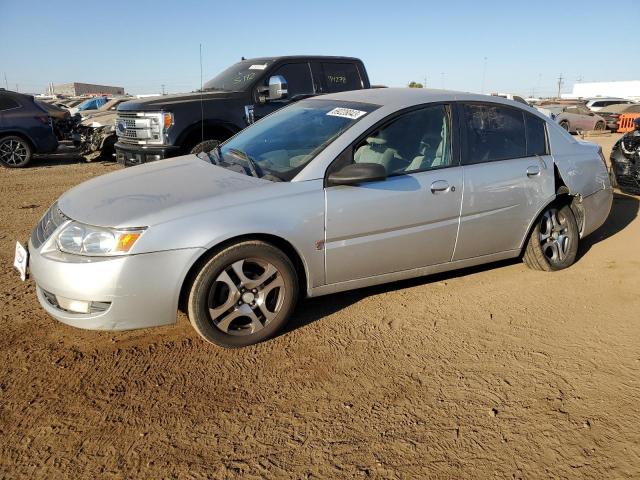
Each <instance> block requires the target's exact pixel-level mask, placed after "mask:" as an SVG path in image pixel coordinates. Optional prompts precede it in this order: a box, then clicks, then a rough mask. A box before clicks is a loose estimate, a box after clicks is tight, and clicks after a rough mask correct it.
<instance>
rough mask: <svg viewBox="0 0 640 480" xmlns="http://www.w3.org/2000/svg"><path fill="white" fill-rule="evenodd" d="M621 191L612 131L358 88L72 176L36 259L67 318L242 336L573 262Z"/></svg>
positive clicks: (441, 97)
mask: <svg viewBox="0 0 640 480" xmlns="http://www.w3.org/2000/svg"><path fill="white" fill-rule="evenodd" d="M611 202H612V190H611V185H610V183H609V176H608V173H607V168H606V167H605V163H604V160H603V158H602V152H601V151H600V149H599V147H598V146H596V145H594V144H591V143H585V142H581V141H577V140H575V139H574V138H572V137H571V135H569V134H568V133H567V132H566V131H565V130H563V129H562V128H561V127H560V126H559V125H558V124H557V123H555V122H553V121H552V120H551V119H549V118H548V117H545V116H543V115H542V114H541V113H539V112H537V111H536V110H534V109H532V108H530V107H528V106H526V105H523V104H520V103H516V102H513V101H509V100H506V99H501V98H499V97H487V96H485V95H472V94H465V93H456V92H447V91H438V90H425V89H376V90H359V91H354V92H343V93H338V94H333V95H326V96H319V97H315V98H310V99H305V100H301V101H299V102H297V103H294V104H292V105H290V106H288V107H286V108H283V109H280V110H278V111H276V112H275V113H273V114H271V115H269V116H267V117H265V118H264V119H262V120H260V121H258V122H257V123H255V124H253V125H251V126H249V127H248V128H246V129H245V130H243V131H241V132H240V133H238V134H237V135H235V136H234V137H232V138H231V139H229V140H228V141H226V142H225V143H223V144H222V145H220V146H219V147H217V148H216V149H214V150H212V151H210V152H207V153H201V154H199V155H198V156H196V155H188V156H184V157H179V158H174V159H169V160H163V161H159V162H155V163H151V164H147V165H141V166H138V167H133V168H130V169H124V170H121V171H118V172H114V173H110V174H107V175H104V176H101V177H97V178H94V179H92V180H89V181H87V182H85V183H83V184H81V185H79V186H77V187H75V188H73V189H71V190H69V191H68V192H66V193H65V194H64V195H62V196H61V197H60V198H59V199H58V201H56V202H55V203H54V204H53V205H52V206H51V208H50V209H49V210H48V211H47V213H46V214H45V215H44V216H43V218H42V219H41V220H40V222H39V223H38V225H37V227H36V228H35V230H34V231H33V233H32V235H31V237H30V240H29V243H28V254H29V256H30V260H29V262H30V263H29V271H30V273H31V275H32V277H33V279H34V280H35V283H36V286H37V296H38V299H39V301H40V303H41V305H42V307H43V308H44V309H45V310H46V311H47V312H48V313H49V314H51V316H53V317H54V318H56V319H58V320H59V321H61V322H64V323H66V324H69V325H72V326H75V327H80V328H87V329H100V330H124V329H133V328H141V327H151V326H157V325H166V324H170V323H173V322H175V321H176V312H177V310H178V308H179V307H180V308H183V309H185V310H186V312H187V313H188V316H189V319H190V321H191V323H192V325H193V327H194V328H195V330H196V331H197V332H198V333H199V334H200V335H201V336H202V337H203V338H204V339H205V340H208V341H210V342H213V343H215V344H217V345H221V346H225V347H241V346H245V345H249V344H253V343H256V342H260V341H263V340H265V339H267V338H269V337H272V336H273V335H274V334H275V333H276V332H278V330H280V329H281V328H282V327H283V326H284V325H285V324H286V322H287V320H288V319H289V318H290V317H291V315H292V314H293V312H294V308H295V306H296V302H297V300H298V299H299V298H300V297H315V296H319V295H326V294H332V293H335V292H339V291H343V290H351V289H355V288H361V287H366V286H369V285H375V284H381V283H385V282H392V281H396V280H401V279H406V278H412V277H418V276H422V275H428V274H432V273H436V272H443V271H448V270H454V269H459V268H463V267H469V266H471V265H478V264H484V263H488V262H493V261H496V260H502V259H508V258H515V257H521V258H522V259H523V260H524V262H525V263H526V264H527V265H528V266H529V267H531V268H533V269H536V270H544V271H554V270H561V269H563V268H567V267H569V266H570V265H571V264H572V263H573V262H574V260H575V258H576V252H577V249H578V244H579V242H580V239H582V238H584V237H585V236H586V235H589V234H590V233H591V232H593V231H594V230H595V229H596V228H598V227H599V226H600V225H601V224H602V223H603V222H604V221H605V219H606V218H607V215H608V214H609V210H610V208H611Z"/></svg>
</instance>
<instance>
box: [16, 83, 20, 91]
mask: <svg viewBox="0 0 640 480" xmlns="http://www.w3.org/2000/svg"><path fill="white" fill-rule="evenodd" d="M19 91H20V90H19V89H18V84H17V83H16V92H19Z"/></svg>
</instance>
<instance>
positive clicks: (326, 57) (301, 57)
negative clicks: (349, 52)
mask: <svg viewBox="0 0 640 480" xmlns="http://www.w3.org/2000/svg"><path fill="white" fill-rule="evenodd" d="M280 60H290V61H301V60H307V61H308V60H333V61H348V62H360V61H361V60H360V59H359V58H356V57H336V56H329V55H284V56H281V57H255V58H245V59H244V60H240V61H241V62H278V61H280Z"/></svg>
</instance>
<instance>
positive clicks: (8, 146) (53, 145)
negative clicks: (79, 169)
mask: <svg viewBox="0 0 640 480" xmlns="http://www.w3.org/2000/svg"><path fill="white" fill-rule="evenodd" d="M57 148H58V139H57V138H56V135H55V133H54V131H53V124H52V120H51V117H50V116H49V115H48V113H47V112H46V111H45V109H43V108H42V107H41V106H40V105H39V104H38V103H36V101H35V100H34V98H33V97H32V96H31V95H24V94H22V93H18V92H12V91H9V90H5V89H4V88H0V164H1V165H2V166H3V167H8V168H20V167H24V166H26V165H27V164H28V163H29V162H30V161H31V158H32V157H33V155H34V154H35V153H51V152H54V151H55V150H56V149H57Z"/></svg>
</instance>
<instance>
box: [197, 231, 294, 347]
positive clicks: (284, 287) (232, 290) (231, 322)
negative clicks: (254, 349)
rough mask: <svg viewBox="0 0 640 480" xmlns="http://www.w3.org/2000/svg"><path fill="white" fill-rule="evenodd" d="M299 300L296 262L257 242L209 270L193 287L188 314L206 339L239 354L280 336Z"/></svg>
mask: <svg viewBox="0 0 640 480" xmlns="http://www.w3.org/2000/svg"><path fill="white" fill-rule="evenodd" d="M297 297H298V279H297V275H296V270H295V268H294V266H293V264H292V263H291V260H289V258H288V257H287V256H286V255H285V254H284V253H283V252H282V251H280V250H278V249H277V248H275V247H274V246H273V245H270V244H268V243H265V242H262V241H255V240H253V241H246V242H241V243H238V244H236V245H233V246H230V247H228V248H226V249H224V250H222V251H221V252H219V253H217V254H215V255H214V256H213V257H211V258H210V259H209V261H207V262H206V263H205V264H204V266H203V267H202V268H201V270H200V271H199V272H198V274H197V276H196V278H195V280H194V282H193V285H192V287H191V291H190V293H189V300H188V307H187V311H188V315H189V320H190V321H191V324H192V325H193V327H194V328H195V330H196V331H197V332H198V333H199V334H200V336H201V337H202V338H204V339H205V340H207V341H208V342H211V343H215V344H216V345H220V346H222V347H227V348H238V347H244V346H247V345H252V344H254V343H258V342H261V341H263V340H266V339H267V338H270V337H272V336H273V335H274V334H275V333H277V332H278V331H279V330H280V329H281V328H282V327H283V326H284V325H285V323H286V322H287V320H288V318H289V316H290V315H291V313H292V312H293V309H294V307H295V304H296V301H297Z"/></svg>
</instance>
